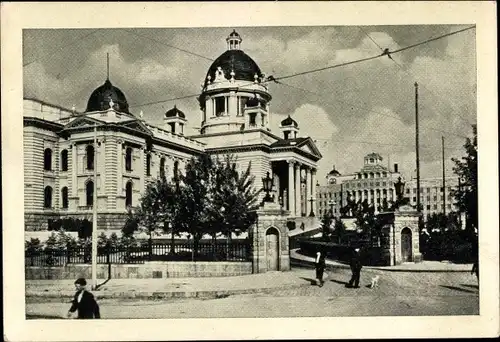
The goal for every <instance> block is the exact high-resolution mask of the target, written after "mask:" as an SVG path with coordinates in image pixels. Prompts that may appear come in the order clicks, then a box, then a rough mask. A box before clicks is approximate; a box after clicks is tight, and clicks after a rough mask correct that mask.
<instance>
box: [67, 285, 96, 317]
mask: <svg viewBox="0 0 500 342" xmlns="http://www.w3.org/2000/svg"><path fill="white" fill-rule="evenodd" d="M86 285H87V281H86V280H85V279H84V278H78V279H77V280H76V281H75V288H76V293H75V297H74V298H73V302H72V305H71V308H70V309H69V311H68V318H69V317H71V314H72V313H73V312H75V311H77V310H78V317H77V318H78V319H93V318H101V314H100V312H99V305H98V304H97V302H96V300H95V298H94V295H93V294H92V293H90V292H89V291H87V290H86V289H85V286H86Z"/></svg>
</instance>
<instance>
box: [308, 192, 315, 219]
mask: <svg viewBox="0 0 500 342" xmlns="http://www.w3.org/2000/svg"><path fill="white" fill-rule="evenodd" d="M314 201H315V199H314V198H313V197H312V196H311V199H310V200H309V202H311V212H310V213H309V216H310V217H314V211H313V202H314Z"/></svg>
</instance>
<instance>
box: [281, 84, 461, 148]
mask: <svg viewBox="0 0 500 342" xmlns="http://www.w3.org/2000/svg"><path fill="white" fill-rule="evenodd" d="M278 84H282V85H284V86H287V87H290V88H294V89H297V90H300V91H304V92H307V93H310V94H313V95H316V96H319V97H323V96H324V95H323V94H320V93H317V92H313V91H310V90H307V89H304V88H301V87H297V86H295V85H291V84H288V83H285V82H282V81H278ZM331 101H334V102H339V103H344V104H346V105H348V106H350V107H353V108H358V109H361V110H366V111H368V112H371V113H375V114H378V115H381V116H385V117H388V118H392V119H395V120H398V121H401V122H403V120H402V119H401V118H400V117H398V116H393V115H389V114H385V113H382V112H380V111H376V110H373V109H368V108H365V107H360V106H358V105H354V104H352V103H349V102H346V101H343V100H338V99H331ZM426 128H428V129H430V130H434V131H438V132H441V133H447V134H452V135H456V136H458V137H460V138H467V137H466V136H465V135H461V134H457V133H454V132H451V131H446V130H442V129H438V128H433V127H426Z"/></svg>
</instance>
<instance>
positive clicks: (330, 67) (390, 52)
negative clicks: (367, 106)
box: [130, 25, 476, 107]
mask: <svg viewBox="0 0 500 342" xmlns="http://www.w3.org/2000/svg"><path fill="white" fill-rule="evenodd" d="M475 27H476V26H475V25H474V26H470V27H467V28H464V29H461V30H458V31H454V32H449V33H447V34H444V35H441V36H438V37H434V38H429V39H427V40H424V41H422V42H419V43H416V44H412V45H409V46H407V47H403V48H400V49H398V50H394V51H388V53H389V54H391V55H392V54H394V53H398V52H402V51H405V50H408V49H411V48H415V47H417V46H420V45H423V44H427V43H429V42H432V41H436V40H438V39H442V38H445V37H449V36H451V35H454V34H458V33H461V32H464V31H467V30H471V29H473V28H475ZM383 56H385V54H384V53H383V54H379V55H375V56H371V57H366V58H361V59H356V60H352V61H348V62H343V63H338V64H335V65H330V66H326V67H322V68H317V69H312V70H307V71H302V72H298V73H294V74H290V75H285V76H278V77H274V76H273V75H271V76H269V77H268V78H267V80H265V81H263V82H261V83H260V84H262V83H264V84H267V83H270V82H276V81H279V80H284V79H288V78H292V77H297V76H302V75H307V74H311V73H315V72H319V71H324V70H330V69H335V68H339V67H343V66H348V65H353V64H357V63H362V62H366V61H370V60H374V59H377V58H380V57H383ZM204 58H205V57H204ZM252 84H254V82H249V83H248V85H252ZM244 86H246V85H245V84H243V85H240V86H238V87H236V88H240V87H244ZM198 96H199V93H197V94H193V95H186V96H182V97H174V98H170V99H166V100H160V101H154V102H149V103H143V104H140V105H134V106H130V107H144V106H148V105H154V104H159V103H162V102H169V101H175V100H179V99H185V98H189V97H198Z"/></svg>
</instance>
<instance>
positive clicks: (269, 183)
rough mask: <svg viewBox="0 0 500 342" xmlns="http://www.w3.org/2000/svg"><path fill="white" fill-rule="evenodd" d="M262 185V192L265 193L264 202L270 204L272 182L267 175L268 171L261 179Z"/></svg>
mask: <svg viewBox="0 0 500 342" xmlns="http://www.w3.org/2000/svg"><path fill="white" fill-rule="evenodd" d="M262 185H263V188H264V191H265V192H266V196H265V197H264V202H272V198H271V195H270V194H269V193H270V192H271V190H272V188H273V185H274V180H273V179H272V178H271V176H270V175H269V171H267V176H266V177H265V178H262Z"/></svg>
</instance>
